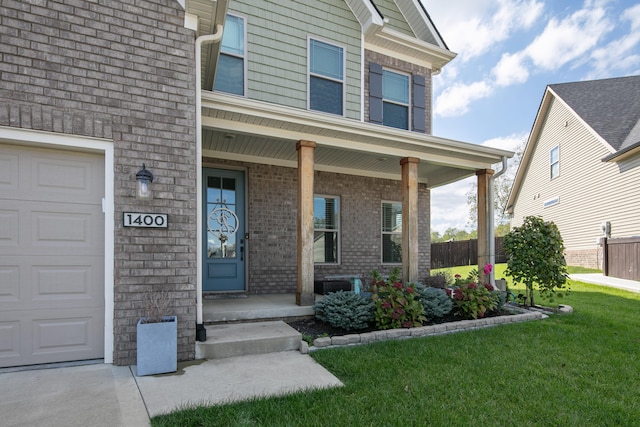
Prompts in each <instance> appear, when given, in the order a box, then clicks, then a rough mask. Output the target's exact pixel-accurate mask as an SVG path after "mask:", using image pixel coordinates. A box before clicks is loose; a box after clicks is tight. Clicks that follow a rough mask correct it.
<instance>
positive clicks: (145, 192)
mask: <svg viewBox="0 0 640 427" xmlns="http://www.w3.org/2000/svg"><path fill="white" fill-rule="evenodd" d="M136 181H138V189H137V191H136V197H137V198H138V199H143V200H151V199H152V198H153V194H152V193H151V183H152V182H153V174H152V173H151V171H150V170H148V169H147V168H146V167H145V166H144V163H143V164H142V169H140V170H139V171H138V173H137V174H136Z"/></svg>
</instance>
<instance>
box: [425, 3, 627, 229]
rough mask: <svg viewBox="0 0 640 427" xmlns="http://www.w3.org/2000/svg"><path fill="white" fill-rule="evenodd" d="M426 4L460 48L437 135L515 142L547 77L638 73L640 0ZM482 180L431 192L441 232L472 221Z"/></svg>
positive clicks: (437, 96) (438, 87)
mask: <svg viewBox="0 0 640 427" xmlns="http://www.w3.org/2000/svg"><path fill="white" fill-rule="evenodd" d="M422 2H423V4H424V6H425V8H426V9H427V11H428V12H429V15H430V16H431V18H432V20H433V21H434V23H435V25H436V27H437V28H438V30H439V31H440V34H441V35H442V37H443V38H444V40H445V42H446V43H447V45H448V46H449V49H451V50H452V51H453V52H456V53H457V54H458V56H457V57H456V58H455V59H454V60H453V61H451V62H450V63H449V64H448V65H446V66H445V67H444V69H443V70H442V73H441V74H440V75H438V76H434V77H433V86H434V91H433V134H434V135H436V136H441V137H445V138H451V139H456V140H460V141H465V142H470V143H474V144H483V145H488V146H493V147H498V148H503V149H507V150H514V149H515V147H517V146H518V144H519V143H522V142H524V141H526V139H527V137H528V135H529V132H530V130H531V127H532V125H533V121H534V119H535V116H536V113H537V110H538V106H539V105H540V101H541V99H542V95H543V93H544V90H545V88H546V86H547V85H548V84H554V83H564V82H573V81H581V80H593V79H602V78H610V77H622V76H630V75H639V74H640V2H636V1H630V0H586V1H577V0H548V1H545V0H422ZM496 168H498V167H497V166H496ZM474 184H475V180H474V179H468V180H465V181H461V182H458V183H455V184H451V185H448V186H444V187H439V188H436V189H433V190H432V192H431V196H432V197H431V212H432V219H431V226H432V230H433V231H438V232H440V233H442V232H444V230H446V229H447V228H448V227H455V228H458V229H463V228H467V227H466V226H467V223H468V211H469V209H468V207H467V204H466V199H467V198H466V195H465V194H466V193H467V192H468V191H469V190H470V189H471V188H472V185H474Z"/></svg>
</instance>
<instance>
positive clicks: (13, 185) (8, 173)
mask: <svg viewBox="0 0 640 427" xmlns="http://www.w3.org/2000/svg"><path fill="white" fill-rule="evenodd" d="M18 161H19V156H18V155H17V154H13V153H4V152H0V190H2V191H16V190H17V189H18Z"/></svg>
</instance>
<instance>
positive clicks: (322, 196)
mask: <svg viewBox="0 0 640 427" xmlns="http://www.w3.org/2000/svg"><path fill="white" fill-rule="evenodd" d="M316 199H332V200H334V201H335V202H336V203H337V208H336V218H335V223H334V224H333V226H334V228H330V227H316V223H315V205H316ZM313 205H314V221H313V222H314V224H313V241H314V248H313V249H314V250H313V263H314V264H316V265H339V264H340V256H341V253H342V248H341V221H340V219H341V218H340V217H341V214H342V204H341V200H340V196H333V195H327V194H314V195H313ZM316 232H320V233H335V236H336V237H335V239H336V259H335V261H327V260H326V257H325V260H324V261H316V253H315V236H316Z"/></svg>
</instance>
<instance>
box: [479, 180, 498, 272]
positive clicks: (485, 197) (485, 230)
mask: <svg viewBox="0 0 640 427" xmlns="http://www.w3.org/2000/svg"><path fill="white" fill-rule="evenodd" d="M493 173H494V171H493V170H492V169H480V170H478V171H476V176H477V177H478V194H477V197H478V200H477V202H478V203H477V205H478V278H479V281H480V283H482V284H483V283H491V274H489V275H485V274H484V266H485V265H486V264H489V263H490V262H491V253H490V252H491V240H490V239H493V238H494V237H493V236H491V230H492V229H493V227H491V223H490V221H493V218H492V217H491V215H490V212H491V209H490V206H491V204H492V203H493V200H490V199H489V196H490V194H491V192H490V191H489V186H490V185H491V176H492V175H493Z"/></svg>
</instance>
